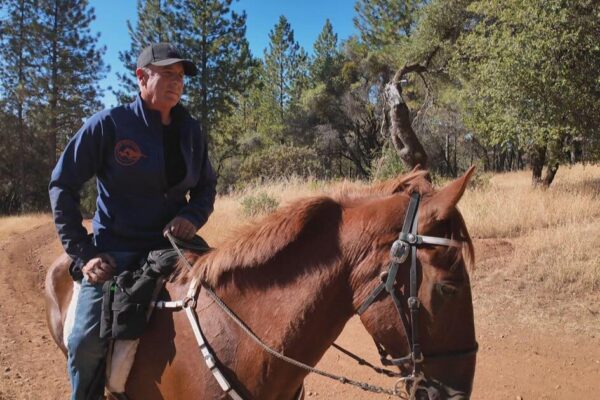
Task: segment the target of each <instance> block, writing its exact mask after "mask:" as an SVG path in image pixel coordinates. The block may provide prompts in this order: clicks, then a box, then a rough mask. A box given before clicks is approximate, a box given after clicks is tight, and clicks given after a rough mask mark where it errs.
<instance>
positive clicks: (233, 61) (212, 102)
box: [176, 0, 254, 134]
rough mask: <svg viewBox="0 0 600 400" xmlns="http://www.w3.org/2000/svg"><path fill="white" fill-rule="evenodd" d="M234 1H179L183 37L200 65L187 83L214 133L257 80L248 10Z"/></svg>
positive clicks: (193, 106) (192, 104) (197, 112)
mask: <svg viewBox="0 0 600 400" xmlns="http://www.w3.org/2000/svg"><path fill="white" fill-rule="evenodd" d="M232 1H233V0H178V3H177V7H176V8H177V10H178V11H177V18H176V21H177V29H176V32H177V37H179V38H181V45H182V48H183V51H185V53H186V54H187V55H188V56H189V57H190V58H191V59H192V60H193V61H194V62H195V63H196V65H197V66H198V76H197V77H194V78H192V79H189V80H188V82H187V83H186V93H187V99H188V105H189V109H190V111H191V112H192V114H193V115H194V116H195V117H197V118H198V119H199V120H200V124H201V126H202V129H203V130H204V131H205V132H206V133H207V134H210V132H212V131H213V130H214V129H215V127H216V126H217V125H219V121H220V120H221V118H223V117H225V116H227V115H228V114H230V113H231V112H232V107H233V106H234V105H235V103H236V96H237V95H238V94H240V93H241V92H243V91H244V90H245V89H246V88H247V86H248V85H249V84H250V83H251V80H252V77H253V75H252V73H251V67H252V65H253V64H254V61H253V59H252V56H251V54H250V50H249V46H248V41H247V40H246V13H245V12H242V13H236V12H235V11H233V10H231V4H232Z"/></svg>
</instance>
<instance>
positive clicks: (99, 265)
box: [81, 253, 117, 283]
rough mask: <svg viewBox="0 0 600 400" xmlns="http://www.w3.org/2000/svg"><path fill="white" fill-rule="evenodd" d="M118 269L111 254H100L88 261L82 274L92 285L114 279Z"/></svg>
mask: <svg viewBox="0 0 600 400" xmlns="http://www.w3.org/2000/svg"><path fill="white" fill-rule="evenodd" d="M116 268H117V265H116V263H115V259H114V258H113V257H112V256H111V255H110V254H107V253H100V254H98V255H97V256H96V257H94V258H92V259H91V260H90V261H88V262H87V263H86V264H85V266H84V267H83V268H82V270H81V272H83V276H85V277H86V278H87V280H88V282H90V283H104V282H106V281H107V280H109V279H110V278H112V276H113V275H114V273H115V269H116Z"/></svg>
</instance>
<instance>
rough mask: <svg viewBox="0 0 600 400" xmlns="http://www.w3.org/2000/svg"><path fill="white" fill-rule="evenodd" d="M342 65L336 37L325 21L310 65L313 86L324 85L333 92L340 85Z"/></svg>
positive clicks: (328, 22) (328, 23) (331, 27)
mask: <svg viewBox="0 0 600 400" xmlns="http://www.w3.org/2000/svg"><path fill="white" fill-rule="evenodd" d="M342 65H343V55H342V53H341V52H340V50H339V48H338V36H337V34H336V33H335V32H334V31H333V26H332V25H331V22H330V21H329V19H327V20H326V21H325V25H323V30H322V31H321V33H320V34H319V36H318V37H317V40H316V41H315V43H314V58H313V59H312V63H311V65H310V76H311V81H312V84H313V86H314V85H315V84H325V85H326V86H327V88H328V89H329V90H330V91H332V90H335V89H336V88H337V87H338V86H339V84H340V82H339V81H340V70H341V68H342Z"/></svg>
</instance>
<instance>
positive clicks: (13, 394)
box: [0, 224, 600, 400]
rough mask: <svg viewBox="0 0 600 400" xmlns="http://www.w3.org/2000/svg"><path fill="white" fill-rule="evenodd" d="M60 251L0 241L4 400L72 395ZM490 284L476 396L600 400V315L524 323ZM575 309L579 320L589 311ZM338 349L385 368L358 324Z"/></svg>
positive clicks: (330, 360)
mask: <svg viewBox="0 0 600 400" xmlns="http://www.w3.org/2000/svg"><path fill="white" fill-rule="evenodd" d="M476 244H477V243H476ZM479 246H480V247H481V249H482V250H483V251H484V252H486V253H487V254H488V257H490V256H491V257H500V256H501V255H502V252H503V250H502V249H503V248H504V247H506V244H505V243H500V244H499V246H494V245H493V244H490V243H487V242H486V243H480V244H479ZM59 252H60V245H59V243H58V241H57V239H56V234H55V231H54V227H53V226H52V225H51V224H46V225H42V226H40V227H37V228H33V229H31V230H29V231H28V232H26V233H24V234H21V235H14V236H13V237H11V238H10V239H9V240H4V241H1V242H0V400H21V399H31V400H54V399H56V400H58V399H65V398H67V396H68V390H69V388H68V382H67V377H66V370H65V368H66V367H65V365H66V363H65V359H64V357H63V356H62V353H61V352H60V351H59V350H58V348H57V347H56V346H55V344H54V342H53V341H52V338H51V337H50V335H49V333H48V330H47V328H46V321H45V316H44V302H43V295H42V286H43V280H44V274H45V271H46V269H47V268H48V266H49V265H50V264H51V262H52V260H53V259H54V257H55V256H56V255H57V254H59ZM488 278H489V276H486V275H485V274H483V275H481V276H479V275H477V274H476V275H475V278H474V293H475V299H474V302H475V313H476V326H477V337H478V341H479V344H480V352H479V355H478V364H477V374H476V378H475V389H474V393H473V397H472V398H473V399H485V400H495V399H498V400H500V399H502V400H504V399H519V398H520V399H523V400H528V399H578V400H579V399H594V398H600V395H598V393H597V387H598V384H599V383H600V337H599V335H598V334H597V333H596V332H597V331H598V330H600V324H599V322H598V318H597V316H592V317H589V316H588V317H586V318H585V321H587V322H584V323H586V324H588V325H589V324H590V323H591V324H598V325H596V326H595V327H594V326H592V327H591V329H589V328H590V326H586V329H583V330H582V331H581V332H579V333H578V332H577V331H574V330H572V329H567V328H566V327H567V326H570V325H569V323H568V322H571V323H572V321H566V322H564V321H562V320H561V321H562V322H560V323H559V322H556V323H553V321H546V323H544V324H537V323H532V322H531V321H530V320H527V319H523V318H517V315H518V313H517V312H516V311H517V310H515V309H514V308H512V307H513V306H514V304H512V303H511V302H510V300H508V301H505V299H510V298H511V297H510V296H511V295H512V294H511V293H509V289H508V288H510V286H507V287H499V286H497V285H496V284H491V283H490V282H492V281H493V280H490V279H488ZM505 289H506V291H505ZM548 304H549V305H548V306H549V307H552V303H548ZM572 312H573V314H574V315H576V316H577V315H578V313H581V310H578V309H575V310H572ZM533 320H535V319H533ZM577 321H579V320H577ZM563 326H564V328H563ZM590 332H591V333H590ZM338 343H339V344H340V345H342V346H345V347H347V348H351V349H353V350H355V351H356V352H358V353H359V354H361V355H363V356H365V357H366V358H367V359H368V360H369V361H371V362H373V363H375V364H376V363H377V358H376V351H375V349H374V347H373V344H372V341H371V339H370V338H369V337H368V335H367V334H366V332H365V331H364V329H363V328H362V326H361V325H360V322H359V321H358V320H357V319H353V320H351V321H350V323H349V324H348V326H347V327H346V329H345V330H344V332H343V334H342V336H341V337H340V338H339V340H338ZM199 365H201V364H200V361H199ZM319 367H320V368H323V369H326V370H328V371H332V372H336V373H342V374H345V375H347V376H349V377H352V378H355V379H362V380H365V381H367V382H369V383H373V384H381V385H386V386H389V387H391V386H392V385H393V383H394V381H393V380H390V379H389V378H381V377H377V376H375V375H373V374H372V373H371V372H370V371H369V370H366V369H363V367H360V366H358V365H356V364H355V363H354V362H353V361H352V360H348V359H346V358H345V357H343V356H342V355H341V354H340V353H338V352H336V351H335V350H330V351H329V352H328V353H327V354H326V355H325V357H324V358H323V360H322V361H321V362H320V364H319ZM306 389H307V392H308V396H307V398H322V399H347V398H353V399H367V400H368V399H378V398H388V397H387V396H381V395H371V394H368V393H365V392H362V391H361V390H359V389H355V388H352V387H348V386H344V385H341V384H339V383H335V382H331V381H328V380H326V379H325V378H321V377H318V376H310V377H309V378H308V380H307V382H306Z"/></svg>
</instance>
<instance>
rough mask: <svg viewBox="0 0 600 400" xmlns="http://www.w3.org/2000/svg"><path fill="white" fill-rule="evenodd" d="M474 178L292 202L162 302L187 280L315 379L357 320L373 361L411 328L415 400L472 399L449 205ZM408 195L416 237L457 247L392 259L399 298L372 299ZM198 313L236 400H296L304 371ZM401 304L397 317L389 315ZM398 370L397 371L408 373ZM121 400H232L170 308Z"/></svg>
mask: <svg viewBox="0 0 600 400" xmlns="http://www.w3.org/2000/svg"><path fill="white" fill-rule="evenodd" d="M472 172H473V169H470V170H469V171H468V172H467V173H466V174H465V175H464V176H463V177H461V178H459V179H457V180H455V181H453V182H451V183H449V184H448V185H447V186H445V187H444V188H442V189H441V190H439V191H438V190H434V189H433V187H432V186H431V184H430V183H429V181H428V180H427V179H426V177H425V176H424V175H425V173H423V172H417V171H413V172H411V173H410V174H408V175H405V176H402V177H400V178H397V179H395V180H391V181H388V182H386V183H384V184H380V185H378V186H376V187H372V188H370V189H369V191H368V192H366V193H363V194H361V195H356V193H355V194H354V196H353V195H349V194H344V195H338V196H334V197H335V199H334V198H332V197H313V198H308V199H304V200H300V201H296V202H294V203H292V204H290V205H289V206H287V207H285V208H282V209H280V210H279V211H277V212H275V213H274V214H272V215H270V216H267V217H265V218H264V219H263V220H262V221H260V223H258V224H255V225H254V226H248V227H246V228H243V229H242V230H240V231H239V232H238V233H237V234H236V235H235V237H233V238H232V239H231V240H230V241H229V242H227V243H225V244H224V245H223V246H222V247H221V248H219V249H218V250H213V251H211V252H209V253H207V254H205V255H202V256H199V257H197V259H196V260H195V263H194V267H193V269H192V270H190V271H188V270H185V269H183V268H182V267H180V269H179V270H178V272H179V274H178V276H177V278H176V279H174V280H172V281H171V282H168V283H167V285H166V297H165V298H166V299H173V300H176V299H183V298H184V297H185V296H186V292H187V290H188V286H189V283H190V280H191V279H192V278H193V277H197V278H199V279H200V280H201V281H202V282H204V283H205V284H206V285H208V286H210V287H212V288H213V289H214V291H215V292H216V293H217V294H218V296H219V297H220V298H221V299H222V300H223V302H224V303H226V304H227V305H228V306H229V308H231V309H232V310H233V312H235V314H237V316H239V318H240V319H241V320H243V321H244V322H245V323H246V325H247V326H248V327H249V328H250V329H251V330H252V331H253V332H254V333H256V335H257V336H258V337H260V338H261V339H262V340H263V341H264V342H265V343H267V344H269V345H270V346H271V347H272V348H274V349H276V350H277V351H279V352H281V353H283V354H285V355H286V356H288V357H291V358H294V359H296V360H299V361H301V362H303V363H306V364H308V365H311V366H314V365H316V364H317V362H318V361H319V360H320V359H321V357H322V356H323V355H324V353H325V352H326V351H327V349H328V348H329V347H330V346H331V345H332V344H333V342H334V340H335V339H336V338H337V337H338V335H339V334H340V333H341V332H342V329H343V328H344V325H345V324H346V322H347V321H348V320H349V319H350V318H351V317H352V316H353V315H355V314H356V313H357V311H358V310H359V308H361V314H360V319H361V322H362V323H363V325H364V327H365V328H366V330H367V331H368V332H369V334H370V335H371V336H372V338H373V339H374V341H375V343H376V344H377V347H378V348H379V350H380V352H381V354H382V356H383V355H386V356H387V357H392V358H396V359H398V357H402V356H405V355H406V354H407V353H411V351H412V350H415V349H413V340H414V336H413V335H411V332H412V331H413V330H417V329H418V331H419V336H418V341H419V343H420V348H421V350H422V355H423V361H422V362H419V363H418V366H419V371H420V373H421V374H422V376H423V377H424V378H423V380H422V381H420V382H419V383H418V385H419V387H420V388H423V389H426V390H424V391H419V392H417V393H416V396H415V397H416V398H424V399H427V398H430V399H432V400H433V399H468V398H469V396H470V392H471V388H472V382H473V376H474V373H475V354H474V353H475V351H474V349H476V346H477V344H476V340H475V329H474V321H473V307H472V300H471V289H470V283H469V276H468V273H467V265H470V264H472V260H473V246H472V242H471V240H470V238H469V235H468V232H467V229H466V227H465V224H464V221H463V219H462V216H461V215H460V213H459V211H458V210H457V208H456V204H457V203H458V201H459V200H460V198H461V197H462V195H463V193H464V191H465V188H466V186H467V183H468V180H469V178H470V176H471V174H472ZM412 193H419V194H420V204H419V205H418V224H417V226H418V230H417V233H418V235H427V236H423V237H430V238H431V237H435V238H442V239H441V240H442V241H444V240H445V241H446V242H452V243H460V245H459V246H460V247H461V248H459V246H449V245H436V244H431V243H430V244H427V242H425V243H421V244H420V245H419V246H418V250H417V247H414V249H412V248H411V249H410V250H411V251H413V252H415V254H416V256H415V258H414V260H413V261H411V258H412V257H411V256H409V257H408V258H406V259H405V260H398V264H399V268H398V269H397V271H398V272H397V275H396V274H394V275H395V277H394V279H392V280H393V282H391V286H392V291H393V292H394V293H397V294H398V296H396V295H390V294H391V292H390V294H388V293H386V292H383V293H381V294H379V295H377V294H376V295H374V296H371V294H372V293H373V290H374V289H375V288H377V287H378V286H380V285H381V282H382V279H385V277H386V273H387V272H389V270H391V268H390V248H391V247H392V243H393V242H394V241H395V240H396V239H398V235H399V232H401V231H403V225H405V224H404V221H405V219H406V218H405V216H406V215H407V214H409V213H410V212H409V211H407V209H408V208H409V202H410V201H411V200H410V199H411V194H412ZM412 197H414V196H412ZM415 218H416V217H415ZM415 246H416V245H415ZM64 257H66V256H63V258H62V259H59V260H57V261H56V262H55V264H54V265H53V267H51V269H50V270H49V272H48V276H47V280H46V297H47V306H48V309H47V311H48V320H49V324H50V329H51V332H52V335H53V337H54V339H55V340H56V341H57V343H58V344H59V346H60V347H61V348H62V349H63V351H65V349H64V345H63V344H62V343H63V340H62V326H63V323H64V318H65V310H66V307H67V305H68V302H69V299H70V296H71V293H72V284H71V282H70V280H69V279H70V277H69V276H68V273H67V271H66V268H65V267H64V266H65V265H66V264H67V263H65V260H66V259H65V258H64ZM411 262H412V263H413V264H414V269H415V271H416V272H415V282H414V283H415V285H416V286H415V287H414V288H415V290H418V293H414V295H415V296H416V295H417V294H418V299H419V300H420V312H419V313H418V314H416V317H415V316H414V315H413V317H414V319H411V315H410V312H409V308H408V307H406V304H407V301H408V300H409V297H410V295H411V294H410V290H409V288H410V283H409V281H410V279H411V278H410V275H411V273H410V270H411V268H412V265H411ZM382 273H383V278H382ZM370 297H373V298H372V299H371V300H368V299H369V298H370ZM197 300H198V301H197V303H196V305H195V308H194V309H195V312H196V315H197V317H198V320H199V322H200V325H201V327H202V331H203V333H204V335H205V337H206V340H207V342H208V344H209V346H210V348H211V350H212V352H213V354H215V356H216V357H217V358H218V363H219V365H220V366H221V370H222V372H223V373H224V374H225V376H226V378H227V379H228V380H229V382H231V384H232V385H233V386H234V387H235V390H236V391H237V392H238V393H239V394H240V395H241V396H242V397H243V398H246V399H261V400H269V399H293V398H295V395H296V394H297V392H298V391H299V389H300V388H301V387H302V384H303V381H304V379H305V377H306V375H307V374H308V372H307V371H305V370H303V369H300V368H298V367H296V366H293V365H290V364H288V363H286V362H284V361H282V360H280V359H279V358H276V357H273V356H272V355H270V354H268V353H267V352H265V351H264V350H262V349H261V348H260V347H259V346H258V345H257V344H256V343H255V342H254V341H253V340H252V339H250V338H249V337H248V336H247V335H246V334H245V333H244V332H243V331H242V330H241V329H240V328H239V327H238V326H237V325H236V324H235V323H234V322H232V320H231V319H230V318H229V317H228V316H227V315H226V314H225V313H224V312H223V310H222V309H221V308H219V306H218V305H217V304H216V303H215V302H214V301H213V300H212V299H211V298H210V297H209V296H208V295H207V294H206V291H205V290H201V291H200V293H199V295H198V299H197ZM398 301H399V302H400V303H403V304H404V305H405V306H403V307H400V308H397V306H398V304H397V303H398ZM394 303H396V304H394ZM417 303H418V302H417ZM363 304H366V307H361V305H363ZM407 328H408V332H406V331H407ZM415 351H416V350H415ZM413 355H414V352H413ZM461 355H462V356H461ZM419 361H420V360H419ZM397 364H398V366H399V368H400V370H401V371H404V370H405V369H406V368H407V367H406V366H404V365H403V364H404V363H397ZM414 365H415V363H413V365H412V366H411V368H412V367H414ZM126 393H127V395H128V397H129V398H130V399H133V400H137V399H144V400H153V399H177V400H186V399H198V398H204V399H218V398H221V399H225V398H228V395H226V394H225V393H223V391H222V390H221V388H220V387H219V385H218V384H217V382H216V381H215V379H214V377H213V376H212V374H211V373H210V372H209V371H208V369H207V367H206V365H205V364H204V361H203V359H202V357H201V355H200V353H199V351H198V346H197V342H196V340H195V337H194V334H193V332H192V328H191V327H190V324H189V321H188V319H187V318H186V314H185V313H184V312H181V311H177V310H173V309H166V310H155V311H154V315H153V316H152V319H151V321H150V326H149V328H148V330H147V332H146V333H145V334H144V336H143V337H142V339H141V342H140V345H139V348H138V352H137V354H136V359H135V363H134V366H133V369H132V371H131V374H130V376H129V380H128V383H127V387H126Z"/></svg>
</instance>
